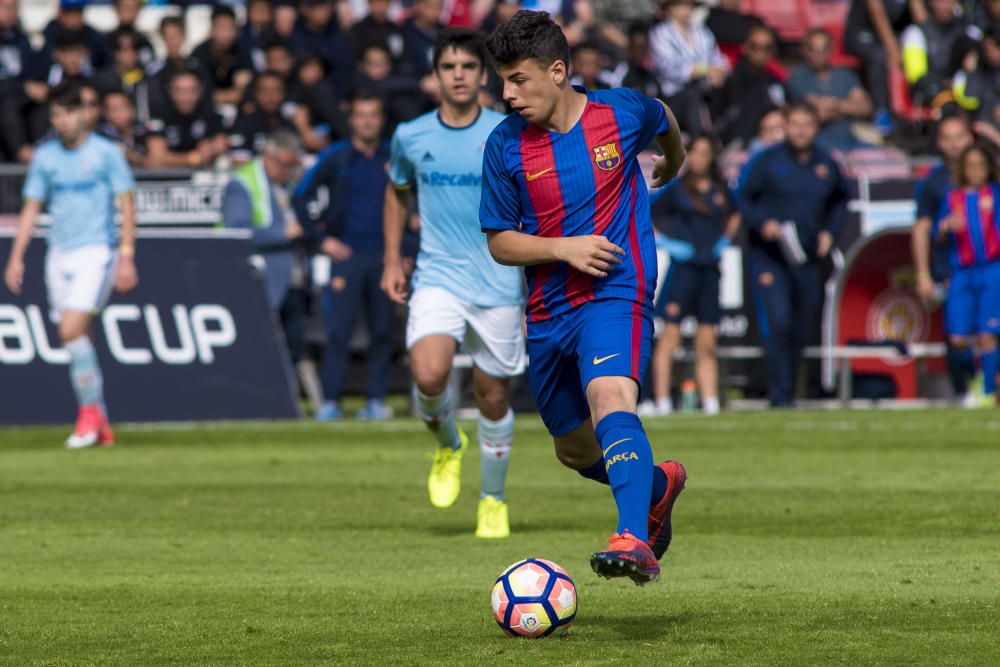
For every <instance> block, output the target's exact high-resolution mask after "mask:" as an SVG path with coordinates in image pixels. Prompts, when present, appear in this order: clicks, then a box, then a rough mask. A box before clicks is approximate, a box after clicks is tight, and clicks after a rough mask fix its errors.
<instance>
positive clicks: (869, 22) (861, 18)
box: [844, 0, 927, 135]
mask: <svg viewBox="0 0 1000 667" xmlns="http://www.w3.org/2000/svg"><path fill="white" fill-rule="evenodd" d="M925 20H927V9H926V7H924V3H923V0H852V2H851V8H850V10H849V11H848V14H847V22H846V24H845V26H844V51H846V52H847V53H850V54H852V55H855V56H857V57H858V58H860V59H861V61H862V62H863V63H864V67H865V79H866V83H867V84H868V90H869V91H870V92H871V95H872V102H873V103H874V105H875V127H876V128H877V129H878V130H879V131H880V132H881V133H882V134H886V135H887V134H891V133H892V131H893V123H892V114H891V113H890V108H891V106H890V100H889V79H888V72H889V69H892V70H899V68H900V67H901V66H902V64H903V55H902V50H901V49H900V46H899V38H898V36H899V34H900V33H901V32H902V31H903V30H904V29H905V28H906V27H907V26H908V25H910V23H914V22H915V23H920V22H923V21H925Z"/></svg>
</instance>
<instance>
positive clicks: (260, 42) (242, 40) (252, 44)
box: [236, 0, 277, 72]
mask: <svg viewBox="0 0 1000 667" xmlns="http://www.w3.org/2000/svg"><path fill="white" fill-rule="evenodd" d="M276 36H277V35H276V34H275V32H274V8H273V7H272V6H271V1H270V0H249V2H247V20H246V23H244V24H243V27H242V28H240V34H239V37H237V38H236V43H237V44H238V45H239V48H240V49H241V50H242V51H243V52H244V53H249V54H250V62H251V63H253V68H254V71H257V72H263V71H264V70H265V69H267V65H266V64H265V62H264V47H265V45H267V44H268V43H270V42H271V41H272V40H273V39H274V38H275V37H276Z"/></svg>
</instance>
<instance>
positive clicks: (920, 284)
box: [910, 115, 976, 404]
mask: <svg viewBox="0 0 1000 667" xmlns="http://www.w3.org/2000/svg"><path fill="white" fill-rule="evenodd" d="M936 135H937V140H936V143H937V148H938V152H939V153H940V154H941V158H942V159H941V161H940V162H938V163H937V164H936V165H934V167H933V168H932V169H931V170H930V171H929V172H928V173H927V176H925V177H924V178H923V179H922V180H921V181H920V182H918V183H917V187H916V190H915V193H914V198H915V199H916V202H917V215H916V221H915V222H914V223H913V233H912V235H911V238H910V243H911V249H912V252H913V267H914V269H915V271H916V273H917V284H916V292H917V295H918V296H919V297H920V298H921V299H923V300H924V301H925V302H926V303H927V304H928V305H932V304H935V303H938V302H940V300H941V298H940V295H941V294H942V293H944V291H945V290H946V289H947V285H948V280H949V279H950V278H951V266H950V264H949V262H948V259H949V258H948V249H947V248H946V247H945V246H943V245H941V244H937V243H932V242H931V227H932V226H933V224H934V220H935V219H936V218H937V216H938V213H939V212H940V211H941V208H942V206H943V205H944V203H945V199H946V197H947V195H948V192H949V191H950V190H951V189H952V187H953V186H954V182H955V176H954V175H955V173H956V172H957V170H958V162H959V158H960V157H961V156H962V153H963V152H964V151H965V149H966V148H968V147H969V146H971V145H972V142H973V137H972V132H971V131H970V130H969V124H968V123H967V122H966V121H965V118H964V117H962V116H960V115H956V116H950V117H947V118H944V119H942V120H941V122H940V123H938V125H937V128H936ZM946 344H947V346H948V351H947V357H946V360H947V362H948V378H949V379H950V380H951V385H952V390H953V391H954V392H955V396H956V397H958V398H959V400H960V401H962V402H963V403H964V404H968V403H969V401H970V400H971V398H970V395H969V380H970V378H972V377H973V376H974V375H975V374H976V366H975V360H974V358H973V355H972V351H971V350H969V349H968V348H964V349H960V348H958V347H956V346H955V345H954V344H953V343H952V341H951V340H946Z"/></svg>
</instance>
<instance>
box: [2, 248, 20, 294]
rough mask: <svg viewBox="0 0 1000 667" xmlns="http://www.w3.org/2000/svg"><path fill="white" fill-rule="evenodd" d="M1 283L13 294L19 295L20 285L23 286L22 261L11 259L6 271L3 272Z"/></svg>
mask: <svg viewBox="0 0 1000 667" xmlns="http://www.w3.org/2000/svg"><path fill="white" fill-rule="evenodd" d="M3 281H4V282H5V283H6V284H7V289H9V290H10V291H11V292H13V293H14V294H20V293H21V285H23V284H24V260H21V259H16V258H14V257H11V258H10V260H9V261H8V262H7V269H6V270H5V271H4V272H3Z"/></svg>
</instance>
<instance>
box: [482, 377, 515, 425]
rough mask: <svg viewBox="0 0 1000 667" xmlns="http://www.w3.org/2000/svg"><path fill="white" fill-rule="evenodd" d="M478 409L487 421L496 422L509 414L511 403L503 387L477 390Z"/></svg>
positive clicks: (497, 386) (496, 386)
mask: <svg viewBox="0 0 1000 667" xmlns="http://www.w3.org/2000/svg"><path fill="white" fill-rule="evenodd" d="M475 398H476V407H477V408H479V411H480V412H481V413H483V416H484V417H486V418H487V419H490V420H493V421H496V420H498V419H501V418H503V416H504V415H506V414H507V408H508V407H509V402H508V401H507V392H506V391H505V390H504V387H503V385H499V384H498V385H490V386H488V387H476V388H475Z"/></svg>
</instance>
